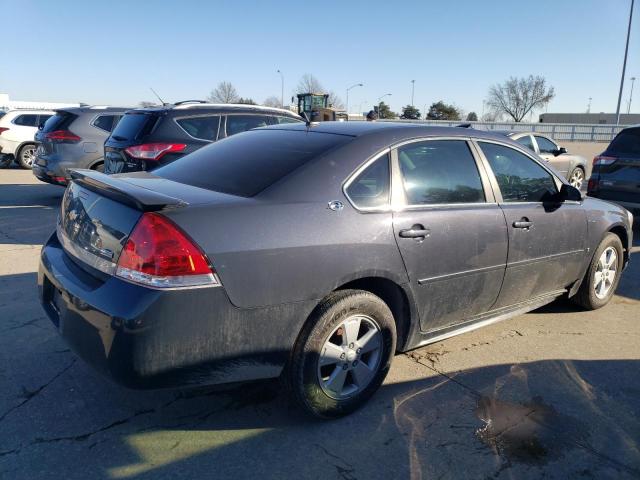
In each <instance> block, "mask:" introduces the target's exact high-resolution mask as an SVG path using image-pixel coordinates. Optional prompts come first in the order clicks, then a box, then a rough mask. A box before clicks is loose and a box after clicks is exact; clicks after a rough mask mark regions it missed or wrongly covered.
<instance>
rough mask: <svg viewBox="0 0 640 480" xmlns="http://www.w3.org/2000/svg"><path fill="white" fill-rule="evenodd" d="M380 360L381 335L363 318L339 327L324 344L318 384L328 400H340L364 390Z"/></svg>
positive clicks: (378, 329) (366, 318)
mask: <svg viewBox="0 0 640 480" xmlns="http://www.w3.org/2000/svg"><path fill="white" fill-rule="evenodd" d="M381 357H382V333H381V331H380V327H379V326H378V324H377V323H376V322H375V321H374V320H373V319H372V318H371V317H368V316H366V315H354V316H351V317H348V318H347V319H346V320H345V321H344V322H342V323H340V325H338V326H337V327H336V328H335V329H334V330H333V331H332V332H331V334H330V335H329V336H328V338H327V339H326V340H325V342H324V345H323V347H322V351H321V352H320V358H319V361H318V381H319V383H320V387H321V388H322V390H323V391H324V393H326V394H327V395H328V396H329V397H331V398H333V399H335V400H343V399H345V398H349V397H352V396H354V395H356V394H358V393H359V392H361V391H362V390H364V389H365V388H366V387H367V386H368V385H369V384H370V383H371V380H373V378H374V376H375V374H376V372H377V371H378V368H379V367H380V359H381Z"/></svg>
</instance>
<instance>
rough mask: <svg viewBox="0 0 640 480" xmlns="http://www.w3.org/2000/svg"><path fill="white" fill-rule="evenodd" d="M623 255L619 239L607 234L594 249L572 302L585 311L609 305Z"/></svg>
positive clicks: (615, 286)
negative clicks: (594, 251)
mask: <svg viewBox="0 0 640 480" xmlns="http://www.w3.org/2000/svg"><path fill="white" fill-rule="evenodd" d="M623 255H624V251H623V249H622V242H621V241H620V237H618V236H617V235H616V234H614V233H607V235H606V236H605V237H604V239H603V240H602V242H601V243H600V245H599V246H598V248H597V249H596V253H595V254H594V255H593V259H592V260H591V264H590V265H589V269H588V270H587V273H586V274H585V276H584V279H583V280H582V284H581V285H580V289H579V290H578V293H577V294H576V295H575V297H573V300H574V301H575V302H576V303H577V304H578V305H580V306H582V307H584V308H586V309H587V310H596V309H598V308H602V307H604V306H605V305H606V304H607V303H609V300H611V297H613V294H614V292H615V290H616V288H617V287H618V283H619V282H620V274H621V273H622V265H623Z"/></svg>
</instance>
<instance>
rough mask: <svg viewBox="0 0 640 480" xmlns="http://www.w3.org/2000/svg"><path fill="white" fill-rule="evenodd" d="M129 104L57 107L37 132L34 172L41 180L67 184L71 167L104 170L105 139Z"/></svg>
mask: <svg viewBox="0 0 640 480" xmlns="http://www.w3.org/2000/svg"><path fill="white" fill-rule="evenodd" d="M127 110H128V108H127V107H98V106H94V107H77V108H64V109H60V110H56V114H55V115H54V116H52V117H51V118H49V119H48V120H47V121H46V122H45V123H44V125H41V126H40V127H39V129H38V131H37V132H36V135H35V143H36V146H37V150H36V158H35V162H34V164H33V174H34V175H35V176H36V177H38V179H39V180H42V181H43V182H47V183H53V184H56V185H66V184H67V182H68V180H69V178H70V177H69V173H68V172H69V169H71V168H90V169H93V170H98V171H100V172H101V171H103V168H104V142H105V140H106V139H107V137H108V136H109V135H110V134H111V131H112V130H113V127H114V126H115V125H117V123H118V121H119V120H120V119H121V118H122V115H124V112H126V111H127Z"/></svg>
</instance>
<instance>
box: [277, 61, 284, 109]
mask: <svg viewBox="0 0 640 480" xmlns="http://www.w3.org/2000/svg"><path fill="white" fill-rule="evenodd" d="M278 73H279V74H280V105H282V108H284V75H283V74H282V72H281V71H280V70H278Z"/></svg>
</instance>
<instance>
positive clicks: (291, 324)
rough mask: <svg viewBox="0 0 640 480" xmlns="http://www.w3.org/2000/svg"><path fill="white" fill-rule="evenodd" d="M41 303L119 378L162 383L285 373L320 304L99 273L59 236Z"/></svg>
mask: <svg viewBox="0 0 640 480" xmlns="http://www.w3.org/2000/svg"><path fill="white" fill-rule="evenodd" d="M38 291H39V296H40V301H41V304H42V306H43V308H44V310H45V312H46V313H47V315H48V316H49V318H50V319H51V320H52V322H53V324H54V325H55V326H56V328H57V329H58V331H59V333H60V335H61V336H62V337H63V338H64V340H65V341H66V342H67V343H68V344H69V346H70V347H71V348H72V349H73V350H74V351H75V352H76V353H77V354H78V355H79V356H80V357H81V358H83V359H84V360H85V361H86V362H88V363H89V364H91V365H92V366H93V367H95V368H96V369H98V370H100V371H101V372H103V373H105V374H106V375H108V376H109V377H111V378H112V379H113V380H115V381H116V382H118V383H120V384H123V385H125V386H128V387H132V388H158V387H174V386H188V385H202V384H215V383H227V382H237V381H245V380H254V379H260V378H270V377H276V376H278V375H279V374H280V373H281V371H282V369H283V367H284V365H285V363H286V361H287V358H288V355H289V352H290V350H291V348H292V346H293V344H294V342H295V338H296V337H297V334H298V332H299V328H298V327H300V326H301V322H303V321H304V319H305V318H306V316H307V315H308V314H309V313H310V311H311V309H312V308H313V305H311V304H309V303H301V304H294V305H283V306H276V307H268V308H260V309H238V308H236V307H234V306H233V305H232V304H231V303H230V301H229V299H228V298H227V296H226V293H225V291H224V289H223V288H220V287H214V288H197V289H187V290H168V291H160V290H152V289H148V288H145V287H142V286H138V285H135V284H132V283H129V282H125V281H123V280H120V279H119V278H116V277H109V278H108V279H106V281H102V280H98V279H96V278H95V277H93V276H91V275H89V274H87V273H86V272H85V271H84V270H83V269H81V268H80V267H79V266H78V265H76V264H75V263H74V262H73V261H72V260H71V259H70V257H69V256H67V254H66V253H65V252H64V251H63V250H62V248H61V246H60V243H59V242H58V239H57V237H56V236H55V234H54V235H52V236H51V238H50V239H49V241H48V242H47V244H46V245H45V246H44V247H43V249H42V253H41V258H40V269H39V273H38Z"/></svg>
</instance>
